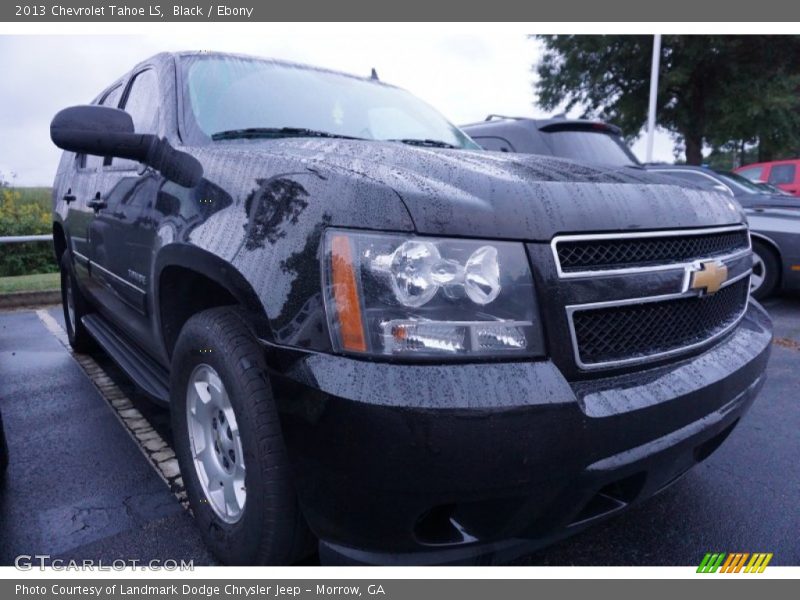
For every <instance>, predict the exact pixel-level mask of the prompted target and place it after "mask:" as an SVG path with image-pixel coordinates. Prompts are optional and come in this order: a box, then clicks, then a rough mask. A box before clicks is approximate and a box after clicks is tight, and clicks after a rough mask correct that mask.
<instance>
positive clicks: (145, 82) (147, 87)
mask: <svg viewBox="0 0 800 600" xmlns="http://www.w3.org/2000/svg"><path fill="white" fill-rule="evenodd" d="M158 103H159V90H158V76H157V75H156V72H155V71H154V70H153V69H147V70H145V71H141V72H140V73H138V74H137V75H135V76H134V78H133V81H132V82H131V83H130V85H129V88H128V93H127V96H126V98H125V104H124V105H123V106H122V107H121V108H122V109H123V110H124V111H125V112H126V113H128V114H129V115H130V116H131V119H133V130H134V131H135V132H136V133H157V132H158ZM104 164H105V165H109V164H113V165H114V166H115V167H119V168H125V169H136V168H138V163H137V162H136V161H135V160H127V159H120V158H116V159H114V160H113V161H109V160H108V159H106V161H105V163H104Z"/></svg>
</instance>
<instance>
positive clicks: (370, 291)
mask: <svg viewBox="0 0 800 600" xmlns="http://www.w3.org/2000/svg"><path fill="white" fill-rule="evenodd" d="M323 249H324V252H323V261H324V265H323V269H322V272H323V288H324V291H325V311H326V314H327V317H328V325H329V327H330V331H331V339H332V342H333V347H334V349H335V350H336V351H339V352H352V353H359V354H373V355H391V356H407V357H411V358H414V357H427V356H436V357H443V356H454V357H469V356H534V355H541V354H543V342H542V335H541V329H540V326H539V322H538V309H537V307H536V296H535V294H534V290H533V279H532V277H531V272H530V269H529V267H528V260H527V257H526V255H525V248H524V247H523V245H522V244H520V243H516V242H484V241H476V240H461V239H441V238H427V237H408V236H399V235H384V234H371V233H360V232H353V231H343V230H338V229H329V230H328V231H327V232H326V234H325V238H324V242H323Z"/></svg>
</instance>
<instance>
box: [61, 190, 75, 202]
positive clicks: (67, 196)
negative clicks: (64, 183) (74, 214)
mask: <svg viewBox="0 0 800 600" xmlns="http://www.w3.org/2000/svg"><path fill="white" fill-rule="evenodd" d="M75 199H76V198H75V194H73V193H72V188H69V189H68V190H67V193H66V194H64V196H63V200H64V202H66V203H67V204H69V203H70V202H75Z"/></svg>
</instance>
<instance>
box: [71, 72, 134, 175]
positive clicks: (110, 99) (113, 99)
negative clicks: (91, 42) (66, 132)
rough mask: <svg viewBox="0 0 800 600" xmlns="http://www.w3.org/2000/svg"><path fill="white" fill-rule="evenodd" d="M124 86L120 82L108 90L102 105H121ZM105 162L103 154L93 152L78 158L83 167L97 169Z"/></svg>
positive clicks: (101, 102) (113, 106)
mask: <svg viewBox="0 0 800 600" xmlns="http://www.w3.org/2000/svg"><path fill="white" fill-rule="evenodd" d="M124 89H125V88H124V86H123V85H122V84H121V83H120V84H119V85H117V87H115V88H113V89H112V90H111V91H110V92H108V93H107V94H106V95H105V96H103V97H102V98H101V99H100V102H98V104H100V105H101V106H110V107H111V108H116V107H117V106H119V101H120V99H121V98H122V90H124ZM102 164H103V157H102V156H93V155H91V154H81V155H80V157H79V158H78V165H79V166H80V168H81V169H97V168H98V167H99V166H100V165H102Z"/></svg>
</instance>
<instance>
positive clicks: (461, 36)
mask: <svg viewBox="0 0 800 600" xmlns="http://www.w3.org/2000/svg"><path fill="white" fill-rule="evenodd" d="M159 31H160V33H158V34H151V35H124V34H120V35H110V36H109V35H20V36H15V35H0V65H2V82H3V85H2V92H0V136H2V143H0V173H2V174H3V175H4V176H5V177H6V179H9V178H10V177H11V175H12V174H15V178H14V179H13V182H14V184H15V185H20V186H28V185H45V186H49V185H51V184H52V180H53V176H54V175H55V171H56V167H57V164H58V159H59V156H60V150H59V149H58V148H56V147H55V146H54V145H53V144H52V142H51V141H50V136H49V124H50V119H51V118H52V117H53V115H54V114H55V113H56V112H58V110H60V109H61V108H64V107H66V106H71V105H74V104H84V103H86V102H88V101H90V100H91V99H92V98H94V97H95V96H96V95H97V94H98V93H99V92H100V91H101V90H102V89H103V88H105V87H106V86H107V85H108V84H110V83H111V82H112V81H113V80H114V79H116V78H117V77H118V76H119V75H121V74H123V73H125V72H126V71H128V70H129V69H130V68H131V67H132V66H133V65H135V64H136V63H138V62H139V61H141V60H144V59H146V58H147V57H149V56H151V55H153V54H156V53H157V52H161V51H165V50H220V51H231V52H241V53H246V54H254V55H257V56H265V57H271V58H277V59H284V60H291V61H296V62H300V63H306V64H311V65H315V66H320V67H326V68H330V69H335V70H338V71H344V72H347V73H354V74H362V75H365V76H367V75H369V73H370V71H371V69H372V68H373V67H374V68H375V69H376V70H377V72H378V75H379V76H380V78H381V79H382V80H383V81H387V82H389V83H392V84H394V85H397V86H400V87H402V88H405V89H407V90H409V91H410V92H412V93H413V94H415V95H417V96H418V97H420V98H422V99H423V100H425V101H427V102H428V103H430V104H431V105H433V106H434V107H435V108H437V109H438V110H439V111H440V112H441V113H442V114H444V115H445V116H446V117H447V118H448V119H449V120H450V121H451V122H453V123H456V124H463V123H468V122H473V121H478V120H482V119H483V118H484V117H485V116H486V115H487V114H489V113H497V114H508V115H514V116H530V117H543V116H549V113H546V112H543V111H542V110H541V109H539V108H537V107H536V106H535V105H534V101H535V96H534V89H533V83H534V78H535V74H534V73H533V71H532V67H533V65H534V64H536V62H537V60H538V57H539V55H540V49H539V47H538V44H537V42H536V41H535V40H532V39H529V38H528V36H526V35H525V32H524V31H523V30H521V29H519V27H509V28H508V29H505V30H504V29H503V28H497V27H493V28H490V29H488V30H486V31H482V30H481V29H475V28H474V27H470V28H464V29H460V28H459V27H458V26H455V27H446V28H438V27H421V26H417V25H413V24H409V25H406V26H403V27H397V26H394V27H381V26H376V25H371V24H364V25H363V26H358V27H356V28H352V27H351V28H349V29H347V30H346V31H345V30H342V29H340V28H339V27H338V26H337V25H335V24H334V25H327V26H325V27H320V26H318V27H310V26H307V25H303V24H298V25H291V24H287V25H272V26H268V25H265V26H264V27H263V28H262V29H259V31H260V32H263V33H259V34H254V33H253V32H254V31H255V30H254V29H252V28H249V29H246V30H237V29H235V28H224V27H220V28H219V31H216V30H215V32H214V34H213V35H209V34H208V31H210V30H209V29H202V30H192V29H190V28H186V27H182V28H180V30H178V31H177V32H176V31H170V32H169V33H168V34H167V33H161V32H162V31H163V32H166V31H167V30H165V29H164V30H159ZM569 116H577V115H573V114H570V115H569ZM644 148H645V145H644V136H642V137H641V138H640V139H639V140H637V142H636V143H635V144H634V146H633V150H634V152H635V153H636V154H637V156H639V158H640V159H644V152H645V149H644ZM672 148H673V143H672V140H671V139H670V137H669V136H668V135H667V134H665V133H663V132H658V133H657V135H656V139H655V151H654V159H655V160H661V161H669V162H672V161H673V155H672Z"/></svg>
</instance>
